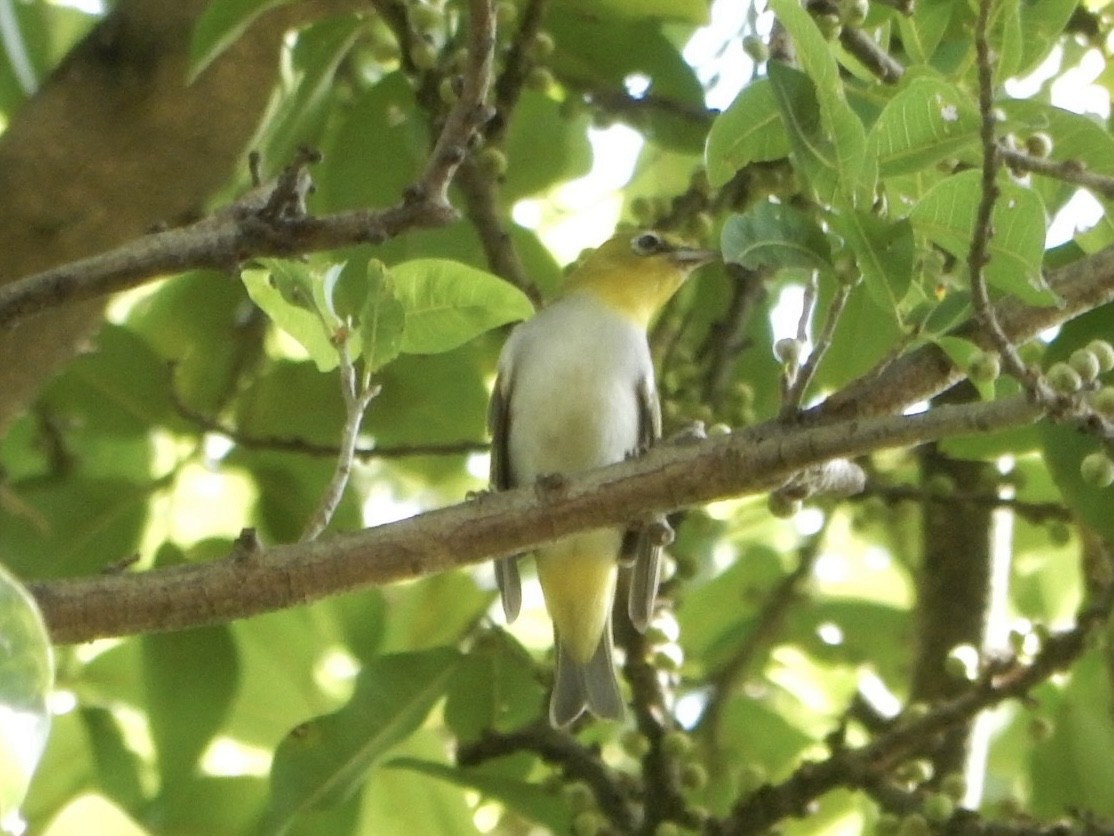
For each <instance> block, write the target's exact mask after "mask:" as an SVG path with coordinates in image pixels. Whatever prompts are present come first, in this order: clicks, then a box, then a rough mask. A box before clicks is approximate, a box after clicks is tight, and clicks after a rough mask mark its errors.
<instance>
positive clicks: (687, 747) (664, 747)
mask: <svg viewBox="0 0 1114 836" xmlns="http://www.w3.org/2000/svg"><path fill="white" fill-rule="evenodd" d="M661 751H662V753H663V754H664V755H665V756H666V757H667V758H683V757H684V756H685V755H687V754H688V753H689V752H691V751H692V739H691V738H690V737H689V736H688V735H687V734H685V733H684V732H682V731H677V730H675V729H674V730H673V731H668V732H666V733H665V734H664V735H662V738H661Z"/></svg>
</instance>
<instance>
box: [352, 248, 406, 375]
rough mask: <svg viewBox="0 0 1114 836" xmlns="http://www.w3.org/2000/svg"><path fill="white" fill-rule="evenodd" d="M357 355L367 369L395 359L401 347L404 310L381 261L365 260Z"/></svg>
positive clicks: (404, 322) (376, 367)
mask: <svg viewBox="0 0 1114 836" xmlns="http://www.w3.org/2000/svg"><path fill="white" fill-rule="evenodd" d="M357 321H358V323H359V327H360V357H361V358H362V359H363V361H364V366H365V367H366V368H367V370H368V371H369V372H374V371H377V370H379V369H380V368H382V367H383V366H385V365H386V364H387V363H389V362H390V361H391V360H394V359H395V358H396V357H397V356H398V355H399V353H400V352H401V351H402V339H403V333H404V329H405V327H406V310H405V308H403V306H402V303H401V302H400V301H399V300H398V297H397V296H396V295H395V291H394V282H393V280H392V277H391V274H390V273H388V272H387V268H386V267H384V266H383V262H381V261H376V260H375V259H372V260H371V261H369V262H368V263H367V299H366V301H365V302H364V307H363V310H361V311H360V316H359V319H358V320H357Z"/></svg>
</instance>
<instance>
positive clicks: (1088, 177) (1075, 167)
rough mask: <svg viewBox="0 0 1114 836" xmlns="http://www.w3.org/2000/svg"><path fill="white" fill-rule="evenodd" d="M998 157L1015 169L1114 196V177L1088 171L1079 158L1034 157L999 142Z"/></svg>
mask: <svg viewBox="0 0 1114 836" xmlns="http://www.w3.org/2000/svg"><path fill="white" fill-rule="evenodd" d="M998 158H999V159H1000V160H1001V161H1002V162H1003V163H1005V164H1006V165H1008V166H1009V167H1010V168H1012V169H1014V170H1015V171H1028V172H1031V173H1033V174H1040V175H1043V176H1045V177H1053V178H1055V179H1057V180H1062V181H1063V182H1065V183H1071V184H1073V185H1076V186H1082V187H1083V188H1085V189H1087V190H1088V191H1092V192H1094V193H1095V194H1098V195H1101V196H1102V197H1107V198H1114V177H1109V176H1107V175H1105V174H1096V173H1095V172H1093V171H1088V170H1087V167H1086V165H1084V164H1083V163H1082V162H1080V161H1078V160H1050V159H1045V158H1043V157H1034V156H1033V155H1032V154H1026V153H1025V152H1024V151H1018V150H1017V149H1015V148H1010V147H1008V146H1006V145H1003V144H1002V143H1001V142H999V143H998Z"/></svg>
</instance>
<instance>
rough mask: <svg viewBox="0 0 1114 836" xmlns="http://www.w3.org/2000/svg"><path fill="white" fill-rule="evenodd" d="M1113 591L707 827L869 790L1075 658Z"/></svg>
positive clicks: (754, 826)
mask: <svg viewBox="0 0 1114 836" xmlns="http://www.w3.org/2000/svg"><path fill="white" fill-rule="evenodd" d="M1112 591H1114V587H1107V588H1106V589H1104V590H1102V593H1101V595H1100V596H1099V597H1098V598H1097V599H1096V600H1095V601H1094V602H1093V603H1090V604H1088V605H1086V606H1085V607H1084V609H1083V610H1081V611H1080V613H1079V615H1078V616H1077V618H1076V623H1075V626H1073V627H1072V628H1071V629H1069V630H1065V631H1063V632H1060V633H1056V634H1053V635H1052V636H1050V637H1049V638H1048V639H1047V640H1046V641H1045V643H1044V645H1043V647H1042V648H1041V650H1040V651H1039V652H1038V653H1037V655H1036V656H1035V657H1034V658H1033V660H1032V661H1031V662H1028V663H1026V662H1024V661H1022V660H1021V659H1019V658H1011V659H1006V660H1002V661H998V662H995V663H994V664H993V665H991V666H990V667H989V668H988V669H987V670H986V671H984V673H983V675H982V676H981V677H980V678H979V680H978V681H977V682H975V683H973V684H972V685H971V687H970V688H969V689H968V690H967V691H965V692H964V693H962V694H960V695H959V696H957V697H955V698H953V699H951V700H948V701H946V702H942V703H940V704H938V705H937V706H935V707H934V708H932V709H931V710H930V711H929V712H928V713H927V714H925V715H923V716H920V717H913V718H906V719H904V720H902V721H901V722H898V723H897V724H896V725H895V727H894V728H893V729H892V730H891V731H888V732H886V733H884V734H882V735H880V736H878V737H876V738H875V739H874V740H872V741H871V742H870V743H867V744H866V745H864V746H860V747H858V748H839V749H837V750H836V751H834V752H833V753H832V754H831V756H830V757H828V758H827V759H825V760H823V761H820V762H815V763H806V764H804V765H802V766H800V767H799V768H798V769H797V770H796V771H795V772H794V773H793V774H792V775H791V776H790V777H789V778H788V779H786V780H785V781H783V782H781V783H780V784H777V785H766V786H764V787H762V788H761V789H759V790H758V792H756V793H754V794H753V795H751V796H750V797H749V798H746V799H744V800H742V801H740V802H739V803H738V804H737V805H736V806H735V808H734V809H733V810H732V811H731V814H730V815H729V816H728V817H727V818H726V819H724V820H723V821H721V822H718V823H717V824H716V826H715V827H714V828H712V832H713V833H717V834H725V835H726V834H732V836H734V835H735V834H744V833H760V832H764V831H766V830H767V829H768V828H769V827H771V826H773V825H774V824H776V823H777V822H778V821H780V820H781V819H784V818H786V817H789V816H799V815H803V814H805V812H806V811H807V809H808V806H809V805H810V804H811V803H812V802H813V801H815V800H816V799H817V798H820V797H821V796H822V795H824V794H826V793H828V792H830V791H831V790H833V789H835V788H837V787H854V788H860V789H869V788H871V787H873V786H874V785H875V784H876V782H877V781H878V780H879V779H880V778H882V777H884V776H885V774H886V773H887V772H888V771H889V770H890V769H892V768H893V767H894V766H895V765H897V764H900V763H902V762H903V761H906V760H908V759H909V758H911V757H915V756H916V755H917V754H919V753H920V752H923V751H926V750H927V749H930V748H931V747H932V745H933V744H934V742H935V741H936V740H937V738H938V736H939V735H940V734H941V732H943V731H946V730H947V729H949V728H952V727H954V726H956V725H958V724H963V723H966V722H968V721H969V720H970V719H971V718H972V717H974V716H975V715H976V714H978V713H979V712H981V711H984V710H985V709H987V708H990V707H992V706H994V705H997V704H999V703H1001V702H1004V701H1005V700H1008V699H1012V698H1024V697H1025V696H1026V695H1027V694H1028V693H1029V692H1030V691H1031V690H1032V689H1033V688H1034V687H1036V686H1037V685H1039V684H1040V683H1042V682H1044V681H1046V680H1047V679H1048V678H1049V677H1051V676H1052V675H1053V674H1055V673H1057V672H1058V671H1061V670H1064V669H1066V668H1067V667H1069V666H1070V665H1071V664H1072V663H1073V662H1075V660H1076V659H1078V658H1079V656H1080V655H1081V654H1082V653H1083V651H1084V650H1085V649H1086V647H1087V639H1088V637H1089V636H1090V634H1091V633H1093V632H1094V631H1095V630H1097V629H1099V628H1101V627H1102V625H1104V624H1105V623H1106V622H1107V620H1108V619H1109V617H1110V611H1111V603H1112V596H1111V593H1112ZM949 832H950V831H949Z"/></svg>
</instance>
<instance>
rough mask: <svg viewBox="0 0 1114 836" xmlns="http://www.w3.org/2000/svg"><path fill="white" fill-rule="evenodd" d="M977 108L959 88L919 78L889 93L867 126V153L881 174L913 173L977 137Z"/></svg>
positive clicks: (960, 149) (966, 145)
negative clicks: (878, 114)
mask: <svg viewBox="0 0 1114 836" xmlns="http://www.w3.org/2000/svg"><path fill="white" fill-rule="evenodd" d="M978 132H979V113H978V109H977V108H976V107H975V104H974V102H972V101H971V100H970V98H969V97H968V96H967V95H966V94H965V93H964V92H963V91H961V90H960V89H959V88H958V87H956V86H954V85H952V84H949V83H947V82H946V81H942V80H940V79H936V78H918V79H914V80H913V81H912V82H910V83H909V86H908V87H906V88H905V89H904V90H902V91H901V92H900V93H898V94H897V95H896V96H894V97H893V98H892V99H891V100H890V101H889V103H887V104H886V107H885V108H884V109H883V110H882V114H881V116H879V118H878V120H877V121H876V122H875V123H874V125H873V127H871V129H870V135H869V137H868V138H867V153H868V154H870V155H872V156H873V157H875V158H876V159H877V160H878V167H879V171H880V173H881V174H882V176H883V177H889V176H893V175H899V174H913V173H916V172H918V171H921V170H923V169H925V168H928V167H930V166H932V165H934V164H935V163H937V162H939V161H940V160H943V159H946V158H949V157H956V156H959V155H960V154H961V153H962V152H963V151H965V150H966V149H968V148H969V147H971V146H972V145H974V144H975V143H976V142H977V141H978Z"/></svg>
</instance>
